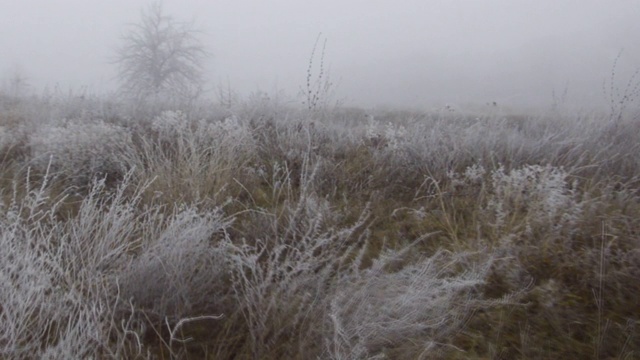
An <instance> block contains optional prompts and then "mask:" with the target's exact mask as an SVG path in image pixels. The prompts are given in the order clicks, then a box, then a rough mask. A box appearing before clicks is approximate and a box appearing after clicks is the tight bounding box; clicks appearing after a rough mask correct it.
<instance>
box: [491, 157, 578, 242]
mask: <svg viewBox="0 0 640 360" xmlns="http://www.w3.org/2000/svg"><path fill="white" fill-rule="evenodd" d="M568 176H569V174H568V173H567V172H566V171H565V170H564V169H562V168H557V167H552V166H549V165H547V166H540V165H526V166H524V167H522V168H519V169H513V170H511V171H510V172H509V173H506V172H505V170H504V168H503V167H500V168H498V169H497V170H494V171H493V172H492V173H491V183H492V184H491V185H492V190H491V197H490V199H489V202H488V204H487V210H488V211H490V212H491V213H492V214H493V215H494V216H495V222H494V223H493V226H494V227H495V228H496V229H503V228H505V227H507V228H511V229H512V230H527V231H528V232H529V231H531V229H540V228H547V230H549V231H552V232H554V233H557V232H558V231H560V230H562V229H570V228H572V227H574V226H575V225H576V223H577V221H578V220H579V218H580V214H581V212H582V203H581V201H580V199H579V196H578V194H577V193H576V191H575V189H576V187H577V184H576V183H573V184H571V183H569V182H568V180H567V177H568ZM523 216H524V218H525V222H524V224H522V223H520V219H521V218H522V217H523ZM520 225H524V226H525V228H524V229H522V228H520ZM514 227H515V229H514Z"/></svg>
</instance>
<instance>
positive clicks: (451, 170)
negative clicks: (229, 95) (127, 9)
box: [0, 98, 640, 359]
mask: <svg viewBox="0 0 640 360" xmlns="http://www.w3.org/2000/svg"><path fill="white" fill-rule="evenodd" d="M45 100H46V101H45ZM29 101H30V106H29V107H24V108H11V109H2V111H0V129H2V132H1V133H0V136H1V137H0V139H1V141H0V167H1V172H0V173H1V174H2V178H1V179H0V185H1V187H0V213H1V216H0V243H1V244H0V245H1V247H2V249H3V251H2V252H0V278H1V279H2V281H0V322H1V323H2V324H3V326H2V327H1V328H0V358H12V359H33V358H65V359H68V358H117V359H121V358H132V359H135V358H149V359H231V358H259V359H283V358H286V359H313V358H321V359H325V358H327V359H369V358H376V359H383V358H388V359H412V358H415V359H438V358H441V359H486V358H496V359H498V358H500V359H512V358H520V359H539V358H594V359H600V358H623V359H624V358H626V359H631V358H635V357H637V355H638V354H639V353H640V340H639V339H640V337H639V336H638V334H637V326H638V324H639V322H640V307H639V305H638V302H637V294H638V293H639V292H640V285H638V282H637V279H638V277H639V276H640V256H638V255H640V239H639V238H638V234H640V223H639V222H638V221H637V219H638V216H639V215H640V192H639V190H638V185H639V180H640V163H639V161H640V160H639V159H638V157H637V155H636V154H637V153H638V152H639V150H640V149H638V147H639V146H640V145H638V143H637V141H636V140H637V139H634V138H633V137H632V136H630V135H629V134H630V133H637V132H633V131H634V129H638V126H639V124H638V122H637V120H634V119H633V118H628V119H627V118H620V119H619V120H617V126H616V127H615V128H614V129H612V128H611V127H610V126H608V118H607V117H606V116H603V117H602V118H600V117H598V116H596V115H593V117H592V118H585V117H571V116H567V115H561V114H557V113H556V114H554V115H553V116H510V115H500V114H495V115H491V116H485V117H482V118H475V117H470V116H468V115H457V114H455V113H446V114H442V113H438V114H428V113H423V114H419V113H406V112H404V113H403V112H397V113H394V112H387V113H380V114H375V117H374V116H368V117H367V116H365V113H364V112H363V111H359V110H357V109H334V110H331V111H329V110H327V111H323V112H318V111H309V109H305V110H304V111H300V110H296V109H291V108H285V107H283V106H282V105H280V104H277V105H276V104H273V103H267V104H261V105H255V104H254V105H255V106H249V105H248V104H238V105H237V107H232V106H230V105H228V106H226V107H225V108H224V109H215V108H212V107H206V106H202V107H200V108H199V109H205V108H207V109H209V110H208V111H207V112H203V111H201V110H197V109H198V108H188V109H175V111H165V112H160V113H158V114H155V115H150V114H148V115H146V116H145V117H138V118H136V117H134V116H131V114H128V113H127V111H128V110H126V109H130V108H129V107H127V106H124V104H118V103H113V104H112V106H115V107H118V106H121V107H120V108H121V109H123V110H121V111H113V112H110V113H108V114H107V113H105V112H104V111H102V112H101V111H98V110H97V109H98V108H101V109H104V108H105V106H104V103H102V104H100V101H99V100H98V99H94V100H93V101H84V102H73V103H70V102H69V101H64V100H63V99H62V100H59V101H51V99H37V98H32V99H30V100H29ZM265 101H266V102H268V100H265ZM34 109H36V110H34ZM311 110H312V109H311ZM34 111H37V114H39V115H40V116H39V117H34V116H33V114H34V113H35V112H34ZM46 114H51V116H46ZM134 114H137V115H138V116H140V113H138V112H134ZM601 119H602V121H601ZM605 133H606V136H603V134H605Z"/></svg>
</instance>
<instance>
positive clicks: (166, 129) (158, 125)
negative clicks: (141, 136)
mask: <svg viewBox="0 0 640 360" xmlns="http://www.w3.org/2000/svg"><path fill="white" fill-rule="evenodd" d="M188 128H189V122H188V120H187V116H186V115H185V114H184V113H183V112H181V111H170V110H167V111H163V112H162V113H161V114H160V115H158V116H156V117H155V118H154V119H153V121H152V122H151V129H152V130H153V131H155V132H157V133H158V134H159V137H160V139H170V138H172V137H174V136H176V135H179V134H182V133H184V132H185V131H186V130H187V129H188Z"/></svg>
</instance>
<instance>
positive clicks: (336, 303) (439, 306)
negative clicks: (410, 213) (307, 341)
mask: <svg viewBox="0 0 640 360" xmlns="http://www.w3.org/2000/svg"><path fill="white" fill-rule="evenodd" d="M407 250H408V249H405V250H404V251H401V252H398V251H387V252H386V253H385V254H383V256H381V258H380V259H378V260H376V261H375V262H374V264H373V266H372V267H371V268H369V269H366V270H363V271H355V272H353V273H352V274H351V275H348V276H346V277H343V278H342V279H341V282H340V283H339V285H338V288H337V289H336V291H335V294H334V295H333V296H332V299H331V302H330V309H329V314H328V319H327V320H328V321H329V322H330V325H329V326H330V329H331V331H332V335H330V336H328V337H327V338H326V348H327V352H328V353H329V354H330V358H332V359H365V358H371V357H372V356H381V355H383V354H384V350H385V348H386V347H394V346H398V345H399V344H401V343H403V342H405V341H409V342H410V341H411V339H412V338H420V339H421V340H420V341H422V342H423V343H424V345H423V346H424V349H423V350H422V356H424V357H425V358H429V357H432V356H434V355H435V354H436V352H437V344H443V343H445V342H446V341H447V339H449V338H450V337H451V334H452V333H453V332H455V331H456V330H459V329H460V328H461V327H462V326H463V323H464V318H465V317H467V316H469V315H470V314H471V312H472V311H474V309H477V306H478V305H480V302H478V301H475V305H474V299H475V300H477V299H478V298H479V296H478V295H475V294H474V291H475V290H477V288H478V287H479V286H480V285H482V284H483V283H484V278H485V277H486V275H487V273H488V271H489V267H490V265H491V263H492V261H491V258H490V257H486V258H484V259H482V258H481V259H480V261H478V260H477V259H476V260H471V258H472V254H465V253H458V254H451V253H447V252H444V251H439V252H437V253H435V254H433V255H432V256H430V257H426V258H424V259H422V260H418V261H415V262H413V263H412V264H409V265H406V266H404V267H403V268H401V269H400V270H399V271H397V272H393V271H388V270H386V268H387V267H389V266H393V264H394V263H396V262H398V261H400V259H401V258H402V257H404V256H405V255H406V253H407V252H408V251H407ZM403 252H404V253H405V254H403ZM473 264H475V265H473ZM455 267H461V268H467V269H468V270H467V271H458V272H456V271H453V270H452V269H453V268H455ZM416 356H417V354H416V353H414V354H410V355H409V354H404V356H399V357H400V358H415V357H416ZM383 358H385V357H383Z"/></svg>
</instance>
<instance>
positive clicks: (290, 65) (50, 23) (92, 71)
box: [0, 0, 640, 109]
mask: <svg viewBox="0 0 640 360" xmlns="http://www.w3.org/2000/svg"><path fill="white" fill-rule="evenodd" d="M148 3H149V2H148V1H142V0H110V1H81V0H65V1H62V0H61V1H51V0H21V1H14V0H0V9H1V11H0V54H1V56H0V78H2V79H3V83H4V84H5V87H6V84H7V82H8V81H9V80H8V79H11V77H12V76H15V74H16V73H19V74H21V75H22V76H24V77H25V78H26V79H27V80H28V83H29V84H30V89H31V90H32V91H33V92H36V93H37V92H39V91H42V89H44V88H45V87H55V86H58V87H59V88H62V89H75V91H88V92H90V93H106V92H111V91H114V90H115V89H116V85H117V82H116V81H115V80H116V79H115V73H116V72H115V68H114V66H113V65H112V64H111V61H112V60H113V56H114V51H115V49H116V48H117V47H118V45H119V40H120V37H121V35H122V34H123V33H124V31H126V26H127V24H129V23H134V22H136V21H137V20H138V18H139V15H140V10H141V9H142V8H144V7H145V6H146V5H148ZM164 9H165V12H166V13H167V14H170V15H172V16H174V17H175V18H176V19H179V20H193V21H194V23H195V25H196V27H197V28H198V29H200V30H202V41H203V43H204V45H205V46H206V48H207V50H208V51H209V52H210V53H211V56H210V57H209V58H208V60H207V62H206V64H205V65H206V70H207V80H208V85H209V88H210V89H211V90H212V91H211V93H210V94H209V95H208V96H210V97H212V98H213V97H215V89H216V88H218V87H219V86H224V87H227V86H230V87H231V88H232V89H233V90H234V91H236V92H238V93H240V94H243V95H247V94H249V93H251V92H255V91H257V90H261V91H265V92H267V93H271V94H273V93H275V92H280V93H283V94H286V95H287V96H289V97H290V98H295V96H296V95H297V94H298V92H299V90H300V88H301V86H302V85H304V83H305V79H306V75H307V73H306V72H307V67H308V65H309V59H310V54H311V50H312V48H313V45H314V42H315V40H316V38H317V37H318V35H319V34H320V33H322V39H326V40H327V43H326V44H327V45H326V52H325V54H324V65H325V67H326V68H327V69H330V78H331V80H332V81H333V83H334V84H335V91H336V93H335V95H334V97H335V99H336V100H343V101H344V103H345V104H347V105H352V106H362V107H374V106H389V107H409V108H425V109H428V108H431V107H434V106H441V105H442V104H460V106H466V105H467V104H476V105H482V104H486V103H489V102H494V101H495V102H497V103H498V104H500V105H505V106H529V107H544V106H549V105H550V104H552V103H553V102H554V94H555V101H556V102H558V101H562V102H563V103H564V104H565V105H566V106H594V105H598V104H604V103H605V102H606V99H607V98H606V95H605V94H604V91H603V82H605V81H610V79H611V74H612V66H613V62H614V59H615V58H616V56H617V55H618V54H619V53H620V51H621V50H622V49H624V51H623V52H622V55H621V56H620V58H619V62H618V67H617V70H616V74H615V75H616V79H617V80H616V81H617V83H618V85H619V86H621V87H624V86H625V84H626V81H628V79H629V77H630V76H631V74H632V73H633V71H634V70H635V69H636V68H638V67H640V45H639V44H638V35H640V22H639V21H637V20H638V19H640V2H638V1H623V0H620V1H602V0H572V1H569V0H563V1H558V0H539V1H528V0H467V1H462V0H440V1H430V0H403V1H388V0H366V1H365V0H350V1H338V0H324V1H322V2H307V1H299V0H298V1H294V0H272V1H257V0H254V1H244V0H233V1H232V0H216V1H210V0H180V1H178V0H165V1H164ZM318 60H319V58H318V57H316V62H317V61H318ZM565 92H566V96H564V97H563V96H562V94H563V93H565Z"/></svg>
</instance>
